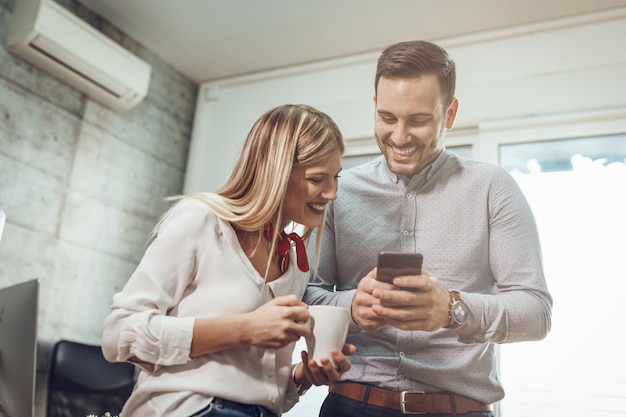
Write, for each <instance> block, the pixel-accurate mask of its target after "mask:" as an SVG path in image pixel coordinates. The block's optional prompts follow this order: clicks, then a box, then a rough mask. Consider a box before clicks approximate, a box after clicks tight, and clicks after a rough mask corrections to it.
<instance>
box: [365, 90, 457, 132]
mask: <svg viewBox="0 0 626 417" xmlns="http://www.w3.org/2000/svg"><path fill="white" fill-rule="evenodd" d="M374 99H375V98H374ZM458 110H459V100H458V99H457V98H456V97H454V98H453V99H452V103H450V105H449V106H448V110H446V129H452V127H453V126H454V121H455V120H456V115H457V111H458Z"/></svg>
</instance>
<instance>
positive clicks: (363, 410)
mask: <svg viewBox="0 0 626 417" xmlns="http://www.w3.org/2000/svg"><path fill="white" fill-rule="evenodd" d="M405 415H406V414H402V413H401V412H400V411H395V410H390V409H388V408H383V407H377V406H375V405H369V404H363V403H362V402H359V401H355V400H352V399H350V398H346V397H343V396H341V395H337V394H333V393H332V392H331V393H329V394H328V396H327V397H326V399H325V400H324V403H323V404H322V409H321V410H320V415H319V417H402V416H405ZM457 416H458V417H494V415H493V412H491V411H488V412H477V413H466V414H420V415H419V417H457Z"/></svg>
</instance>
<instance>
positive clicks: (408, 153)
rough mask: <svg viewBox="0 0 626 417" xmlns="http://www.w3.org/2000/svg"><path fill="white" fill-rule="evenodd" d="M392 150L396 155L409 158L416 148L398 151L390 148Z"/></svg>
mask: <svg viewBox="0 0 626 417" xmlns="http://www.w3.org/2000/svg"><path fill="white" fill-rule="evenodd" d="M392 149H393V151H394V152H395V153H397V154H398V155H402V156H409V155H411V154H413V153H415V151H416V150H417V147H413V148H407V149H398V148H392Z"/></svg>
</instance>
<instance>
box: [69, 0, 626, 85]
mask: <svg viewBox="0 0 626 417" xmlns="http://www.w3.org/2000/svg"><path fill="white" fill-rule="evenodd" d="M79 1H80V2H81V3H82V4H84V5H85V6H87V7H88V8H89V9H91V10H93V11H94V12H96V13H97V14H99V15H101V16H103V17H105V18H106V19H107V20H109V21H110V22H111V23H112V24H114V25H115V26H116V27H118V28H119V29H121V30H123V31H124V32H126V33H127V34H128V35H130V36H131V37H132V38H134V39H135V40H137V41H139V42H141V43H142V44H143V45H145V46H146V47H147V48H148V49H150V50H152V51H153V52H154V53H155V54H157V55H158V56H160V57H161V58H163V59H164V60H165V61H167V62H169V63H170V64H171V65H172V66H173V67H174V68H176V69H178V70H179V71H180V72H181V73H183V74H185V75H186V76H187V77H189V78H190V79H191V80H193V81H195V82H198V83H200V82H204V81H209V80H215V79H219V78H225V77H230V76H235V75H243V74H248V73H252V72H257V71H262V70H268V69H276V68H281V67H287V66H292V65H297V64H302V63H307V62H312V61H318V60H323V59H329V58H337V57H342V56H347V55H354V54H359V53H367V52H378V51H380V50H382V49H383V48H384V47H385V46H387V45H390V44H392V43H395V42H398V41H403V40H409V39H426V40H431V41H437V40H440V39H445V38H449V37H454V36H459V35H464V34H469V33H475V32H481V31H485V30H490V29H498V28H503V27H507V26H512V25H519V24H527V23H533V22H539V21H544V20H550V19H554V18H559V17H566V16H574V15H578V14H584V13H589V12H593V11H600V10H606V9H611V8H615V7H623V6H626V0H386V1H382V0H79Z"/></svg>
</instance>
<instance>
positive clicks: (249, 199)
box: [155, 104, 345, 275]
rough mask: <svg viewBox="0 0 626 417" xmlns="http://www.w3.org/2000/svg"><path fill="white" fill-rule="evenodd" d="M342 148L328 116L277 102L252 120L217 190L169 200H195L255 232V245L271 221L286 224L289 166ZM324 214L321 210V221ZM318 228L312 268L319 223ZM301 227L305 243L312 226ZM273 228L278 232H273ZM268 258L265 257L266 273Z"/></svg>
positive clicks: (319, 159)
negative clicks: (231, 167)
mask: <svg viewBox="0 0 626 417" xmlns="http://www.w3.org/2000/svg"><path fill="white" fill-rule="evenodd" d="M344 150H345V147H344V143H343V136H342V134H341V131H340V130H339V127H338V126H337V124H336V123H335V122H334V121H333V120H332V119H331V118H330V117H329V116H328V115H327V114H325V113H323V112H321V111H319V110H317V109H315V108H313V107H311V106H307V105H303V104H286V105H282V106H278V107H275V108H273V109H271V110H269V111H268V112H266V113H265V114H263V115H262V116H261V117H260V118H259V119H258V120H257V121H256V122H255V123H254V125H253V126H252V128H251V129H250V132H249V133H248V136H247V138H246V140H245V142H244V145H243V149H242V150H241V153H240V154H239V157H238V159H237V161H236V162H235V165H234V167H233V170H232V172H231V174H230V176H229V178H228V179H227V180H226V182H225V183H224V185H222V186H221V187H220V188H219V189H218V190H217V191H216V192H214V193H211V192H203V193H198V194H193V195H191V196H175V197H170V198H168V200H170V201H178V200H181V199H184V198H195V199H198V200H200V201H202V202H204V203H206V204H207V205H208V206H209V207H210V208H211V209H212V210H213V211H214V212H215V214H216V215H217V216H218V217H220V218H222V219H224V220H226V221H228V222H230V223H232V224H233V225H234V227H236V228H238V229H240V230H242V231H246V232H256V233H258V238H257V245H258V244H259V243H260V242H261V239H262V238H263V230H264V228H265V227H266V226H267V225H268V224H269V223H270V222H271V223H273V224H274V225H278V226H282V225H283V224H285V219H284V218H283V212H282V206H283V200H284V198H285V194H286V191H287V186H288V183H289V177H290V175H291V171H292V169H293V168H295V167H307V166H311V165H316V164H319V163H322V162H325V161H326V160H328V158H329V157H331V156H332V155H333V154H334V153H336V152H337V151H339V153H340V154H343V152H344ZM166 216H167V213H166V214H165V216H164V217H166ZM325 218H326V215H325V214H324V216H323V221H324V220H325ZM160 223H162V221H161V222H159V224H157V227H156V228H155V232H156V231H157V230H158V227H159V225H160ZM320 226H321V227H320V228H319V232H318V233H317V239H316V249H315V261H314V266H315V267H314V269H315V270H316V269H317V258H318V255H319V247H320V244H321V235H322V229H323V226H324V223H323V222H322V224H321V225H320ZM276 229H279V227H276ZM304 230H305V233H304V234H303V238H304V239H305V242H306V241H307V240H308V238H309V236H310V234H311V230H309V228H305V229H304ZM278 232H280V230H276V231H275V233H278ZM275 237H276V236H275ZM275 245H276V241H275V239H272V248H271V251H270V253H271V254H273V253H274V248H275ZM271 259H272V258H270V259H268V264H267V269H266V275H267V271H268V270H269V265H270V261H271Z"/></svg>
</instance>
